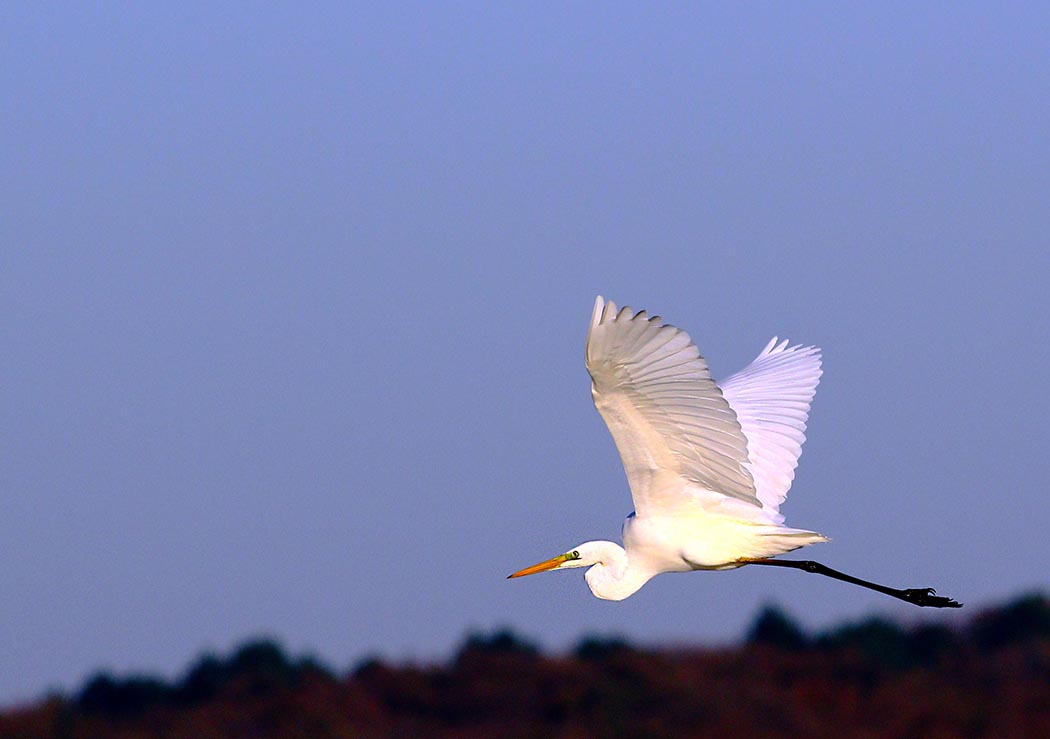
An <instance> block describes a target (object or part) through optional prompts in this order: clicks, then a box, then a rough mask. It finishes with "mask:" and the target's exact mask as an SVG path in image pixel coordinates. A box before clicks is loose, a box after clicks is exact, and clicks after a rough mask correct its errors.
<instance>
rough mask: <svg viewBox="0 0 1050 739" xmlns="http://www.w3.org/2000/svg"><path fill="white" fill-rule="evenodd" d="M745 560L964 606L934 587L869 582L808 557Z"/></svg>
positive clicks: (935, 604) (924, 601) (919, 601)
mask: <svg viewBox="0 0 1050 739" xmlns="http://www.w3.org/2000/svg"><path fill="white" fill-rule="evenodd" d="M744 561H745V562H746V563H747V564H749V565H769V566H771V567H791V568H793V569H796V570H803V571H804V572H815V573H816V574H818V575H825V576H827V577H833V578H835V579H836V580H842V581H843V582H848V583H853V584H854V585H860V586H861V587H862V588H870V589H871V590H877V591H878V592H880V593H885V594H886V595H891V596H893V597H894V598H900V599H901V600H904V601H907V602H909V603H912V604H913V605H917V606H929V607H931V608H962V603H958V602H956V601H954V600H952V599H951V598H946V597H945V596H943V595H937V591H936V590H934V589H933V588H909V589H907V590H898V589H897V588H888V587H886V586H885V585H879V584H878V583H874V582H869V581H868V580H861V579H860V578H859V577H853V576H852V575H847V574H846V573H845V572H839V571H838V570H833V569H831V568H830V567H828V566H826V565H822V564H821V563H820V562H814V561H812V560H808V559H807V560H797V559H747V560H744Z"/></svg>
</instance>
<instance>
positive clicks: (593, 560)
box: [507, 541, 656, 600]
mask: <svg viewBox="0 0 1050 739" xmlns="http://www.w3.org/2000/svg"><path fill="white" fill-rule="evenodd" d="M576 567H590V569H589V570H587V573H586V575H585V577H586V580H587V585H588V586H589V587H590V589H591V592H592V593H594V594H595V595H596V596H597V597H599V598H602V599H603V600H623V599H624V598H626V597H627V596H628V595H630V594H631V593H633V592H634V591H636V590H637V589H638V588H640V587H642V585H644V584H645V582H646V581H647V580H648V579H649V578H651V577H652V576H653V575H655V574H656V570H654V569H651V568H645V567H635V568H633V569H632V568H630V567H629V566H628V560H627V553H626V552H625V551H624V550H623V547H621V546H620V545H619V544H614V543H613V542H611V541H588V542H584V543H583V544H580V545H579V546H577V547H574V548H573V549H571V550H569V551H568V552H565V554H559V555H558V556H557V557H551V558H550V559H545V560H544V561H542V562H540V563H539V564H534V565H533V566H532V567H526V568H525V569H524V570H518V571H517V572H515V573H514V574H513V575H508V576H507V577H508V579H510V578H512V577H522V576H523V575H535V574H536V573H537V572H548V571H551V570H571V569H574V568H576Z"/></svg>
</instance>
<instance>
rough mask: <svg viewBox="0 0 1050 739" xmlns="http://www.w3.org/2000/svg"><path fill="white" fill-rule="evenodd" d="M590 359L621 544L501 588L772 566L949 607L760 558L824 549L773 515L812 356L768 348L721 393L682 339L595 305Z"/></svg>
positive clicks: (619, 583)
mask: <svg viewBox="0 0 1050 739" xmlns="http://www.w3.org/2000/svg"><path fill="white" fill-rule="evenodd" d="M586 361H587V371H588V372H589V373H590V375H591V393H592V396H593V397H594V405H595V407H596V408H597V409H598V412H599V413H601V416H602V418H603V419H604V420H605V423H606V425H607V426H608V427H609V432H610V433H611V434H612V437H613V440H614V441H615V442H616V448H617V449H618V450H619V452H620V457H621V458H622V460H623V466H624V471H625V472H626V473H627V482H628V484H629V485H630V488H631V495H632V497H633V498H634V513H632V514H631V515H629V516H628V517H627V520H626V521H625V522H624V525H623V543H624V546H623V547H620V546H619V545H617V544H615V543H613V542H609V541H591V542H586V543H584V544H581V545H579V546H577V547H575V548H574V549H573V550H571V551H569V552H566V553H564V554H560V555H558V556H557V557H553V558H551V559H549V560H546V561H544V562H540V563H539V564H537V565H533V566H532V567H527V568H525V569H524V570H520V571H519V572H516V573H514V574H513V575H511V577H520V576H522V575H531V574H533V573H536V572H544V571H547V570H554V569H570V568H574V567H589V568H590V569H588V571H587V573H586V580H587V584H588V585H589V586H590V588H591V591H592V592H593V593H594V594H595V595H596V596H598V597H599V598H604V599H607V600H622V599H623V598H626V597H627V596H629V595H631V594H632V593H634V592H635V591H636V590H638V588H640V587H642V585H644V584H645V583H646V582H647V581H648V580H649V579H650V578H652V577H653V576H654V575H657V574H660V573H661V572H682V571H688V570H702V569H730V568H735V567H740V566H742V565H746V564H766V565H769V564H773V565H777V566H784V567H797V568H799V569H805V570H806V571H809V572H818V573H820V574H824V575H829V576H831V577H835V578H837V579H840V580H846V581H847V582H852V583H854V584H858V585H862V586H864V587H869V588H872V589H874V590H878V591H880V592H883V593H887V594H889V595H892V596H894V597H897V598H901V599H903V600H907V601H909V602H912V603H915V604H916V605H932V606H938V607H943V606H958V604H957V603H955V601H952V600H951V599H950V598H939V597H937V596H935V595H934V594H933V591H932V590H926V589H920V590H895V589H893V588H887V587H885V586H882V585H878V584H876V583H870V582H868V581H865V580H860V579H859V578H855V577H852V576H850V575H845V574H843V573H840V572H836V571H835V570H831V569H830V568H827V567H825V566H824V565H820V564H819V563H815V562H808V561H806V562H799V561H784V560H776V561H773V560H771V559H770V558H772V557H775V556H777V555H779V554H784V553H785V552H790V551H792V550H794V549H798V548H799V547H803V546H806V545H808V544H815V543H818V542H823V541H827V538H826V537H824V536H823V535H821V534H818V533H816V532H814V531H807V530H805V529H793V528H788V527H787V526H784V516H783V515H781V513H780V505H781V503H783V502H784V498H785V497H786V495H787V492H788V489H789V488H790V487H791V482H792V480H793V479H794V477H795V467H796V466H797V465H798V458H799V455H800V454H801V453H802V443H803V442H804V441H805V439H806V436H805V432H806V422H807V420H808V418H809V407H810V402H811V401H812V400H813V395H814V393H815V392H816V388H817V383H818V382H819V381H820V375H821V367H820V350H819V349H818V348H816V347H812V346H789V345H788V342H787V341H779V343H778V339H777V338H774V339H773V340H772V341H770V342H769V344H767V345H766V348H765V349H763V350H762V351H761V352H760V353H759V355H758V356H757V357H756V358H755V359H754V361H753V362H751V364H749V365H748V366H747V367H745V368H744V369H742V370H740V371H739V372H737V373H736V374H734V375H732V376H730V377H728V378H727V379H726V380H725V381H724V382H722V383H721V385H720V386H719V385H718V384H716V383H715V381H714V380H713V379H712V378H711V373H710V371H709V370H708V367H707V362H706V361H704V358H703V357H702V356H700V352H699V351H698V350H697V348H696V346H695V345H694V344H693V342H692V340H691V339H690V338H689V335H688V334H686V333H685V331H682V330H681V329H679V328H675V327H674V326H670V325H667V324H664V323H663V322H662V321H661V320H660V318H659V317H658V316H652V317H650V316H649V315H648V314H647V313H646V312H645V311H640V312H637V313H636V312H634V311H633V310H632V309H631V308H628V307H623V308H617V306H616V304H615V303H613V302H612V301H611V300H610V301H605V300H604V299H603V298H602V297H601V296H598V298H597V299H596V300H595V302H594V312H593V313H592V314H591V324H590V328H589V330H588V332H587V351H586Z"/></svg>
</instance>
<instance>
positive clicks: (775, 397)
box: [722, 337, 821, 522]
mask: <svg viewBox="0 0 1050 739" xmlns="http://www.w3.org/2000/svg"><path fill="white" fill-rule="evenodd" d="M787 344H788V343H787V341H786V340H785V341H782V342H780V343H779V344H778V343H777V339H776V337H773V340H772V341H770V342H769V344H768V345H766V348H765V349H763V350H762V352H761V353H760V354H759V355H758V356H757V357H756V358H755V361H753V362H752V363H751V364H749V365H748V366H747V367H745V368H744V369H742V370H740V371H739V372H737V373H736V374H735V375H733V376H732V377H729V378H727V379H726V380H725V381H724V382H722V394H723V395H724V396H725V399H726V400H727V401H728V402H729V405H730V406H731V407H732V408H733V410H734V411H735V412H736V417H737V420H738V421H739V422H740V427H741V428H742V429H743V431H744V436H745V437H747V452H748V469H749V471H750V472H751V477H752V478H753V479H754V481H755V488H756V489H757V491H758V499H759V500H760V501H761V502H762V507H763V508H765V509H767V510H769V511H770V512H771V513H773V514H775V516H776V519H777V521H778V522H780V521H783V516H781V515H780V513H779V510H778V509H779V507H780V504H781V503H783V502H784V498H785V497H787V491H788V488H790V487H791V481H792V480H794V479H795V467H797V466H798V457H799V455H800V454H802V442H804V441H805V440H806V434H805V431H806V420H807V419H808V418H809V404H810V401H811V400H813V395H814V393H815V392H816V390H817V383H818V382H819V381H820V375H821V369H820V349H819V348H817V347H815V346H792V347H788V345H787Z"/></svg>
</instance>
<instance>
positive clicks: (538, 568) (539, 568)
mask: <svg viewBox="0 0 1050 739" xmlns="http://www.w3.org/2000/svg"><path fill="white" fill-rule="evenodd" d="M570 559H572V555H570V554H559V555H558V556H557V557H551V558H550V559H547V560H544V561H543V562H540V563H539V564H537V565H533V566H532V567H526V568H525V569H524V570H518V571H517V572H515V573H514V574H513V575H507V579H508V580H509V579H511V578H512V577H524V576H525V575H535V574H536V573H537V572H546V571H547V570H553V569H554V568H555V567H558V566H559V565H561V564H562V563H563V562H567V561H568V560H570Z"/></svg>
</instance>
